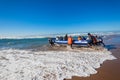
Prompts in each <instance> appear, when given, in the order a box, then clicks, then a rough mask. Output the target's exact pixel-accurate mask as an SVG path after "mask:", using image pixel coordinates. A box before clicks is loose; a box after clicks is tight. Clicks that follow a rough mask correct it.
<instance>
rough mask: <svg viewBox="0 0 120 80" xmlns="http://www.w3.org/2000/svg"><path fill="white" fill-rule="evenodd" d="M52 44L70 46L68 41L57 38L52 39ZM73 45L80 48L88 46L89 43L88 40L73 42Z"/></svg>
mask: <svg viewBox="0 0 120 80" xmlns="http://www.w3.org/2000/svg"><path fill="white" fill-rule="evenodd" d="M51 42H53V43H54V44H59V45H62V44H68V41H67V40H56V39H55V38H51ZM73 44H74V45H78V46H88V44H89V42H88V41H87V40H79V41H78V40H73Z"/></svg>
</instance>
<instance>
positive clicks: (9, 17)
mask: <svg viewBox="0 0 120 80" xmlns="http://www.w3.org/2000/svg"><path fill="white" fill-rule="evenodd" d="M112 30H113V31H115V30H120V0H0V35H38V34H52V33H71V32H93V31H112Z"/></svg>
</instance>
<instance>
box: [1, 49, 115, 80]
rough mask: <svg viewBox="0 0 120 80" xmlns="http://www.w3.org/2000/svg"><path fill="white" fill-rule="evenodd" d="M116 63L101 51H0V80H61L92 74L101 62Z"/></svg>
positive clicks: (110, 56)
mask: <svg viewBox="0 0 120 80" xmlns="http://www.w3.org/2000/svg"><path fill="white" fill-rule="evenodd" d="M113 59H116V58H115V57H114V56H113V55H112V54H111V52H109V51H107V50H106V49H104V50H103V51H94V52H87V51H86V52H84V51H31V50H19V49H5V50H0V75H1V76H0V79H1V80H63V79H64V78H71V77H72V76H83V77H86V76H90V74H96V73H97V71H96V68H99V67H100V64H102V63H103V62H104V61H105V60H113Z"/></svg>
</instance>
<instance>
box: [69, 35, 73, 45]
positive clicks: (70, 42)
mask: <svg viewBox="0 0 120 80" xmlns="http://www.w3.org/2000/svg"><path fill="white" fill-rule="evenodd" d="M72 41H73V40H72V38H71V37H69V38H68V44H70V45H71V44H72Z"/></svg>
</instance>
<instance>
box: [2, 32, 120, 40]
mask: <svg viewBox="0 0 120 80" xmlns="http://www.w3.org/2000/svg"><path fill="white" fill-rule="evenodd" d="M87 33H88V32H78V33H68V35H71V36H79V35H82V36H86V35H87ZM91 33H92V34H94V35H99V36H105V35H120V31H117V32H112V31H111V32H91ZM56 36H65V34H47V35H28V36H2V35H0V39H32V38H48V37H56Z"/></svg>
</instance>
